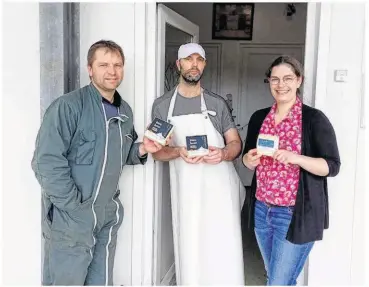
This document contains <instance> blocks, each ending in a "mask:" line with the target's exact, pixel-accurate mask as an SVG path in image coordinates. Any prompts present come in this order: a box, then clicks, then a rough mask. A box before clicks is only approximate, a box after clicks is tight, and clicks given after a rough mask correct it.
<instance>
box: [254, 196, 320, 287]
mask: <svg viewBox="0 0 369 287" xmlns="http://www.w3.org/2000/svg"><path fill="white" fill-rule="evenodd" d="M292 214H293V207H283V206H280V207H279V206H278V207H276V206H270V205H268V204H266V203H264V202H261V201H258V200H256V202H255V235H256V240H257V242H258V245H259V248H260V251H261V255H262V257H263V260H264V265H265V270H266V272H267V276H268V282H267V285H296V283H297V282H296V280H297V277H298V276H299V274H300V272H301V270H302V268H303V267H304V264H305V261H306V258H307V257H308V255H309V252H310V250H311V248H312V247H313V244H314V242H308V243H305V244H293V243H291V242H289V241H288V240H287V239H286V235H287V231H288V228H289V225H290V223H291V219H292Z"/></svg>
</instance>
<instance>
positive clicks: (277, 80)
mask: <svg viewBox="0 0 369 287" xmlns="http://www.w3.org/2000/svg"><path fill="white" fill-rule="evenodd" d="M295 79H296V77H292V76H285V77H283V79H282V81H283V83H284V84H286V85H290V84H292V82H293V81H294V80H295ZM280 82H281V79H280V78H276V77H275V78H269V83H270V84H272V85H279V83H280Z"/></svg>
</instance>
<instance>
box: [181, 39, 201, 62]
mask: <svg viewBox="0 0 369 287" xmlns="http://www.w3.org/2000/svg"><path fill="white" fill-rule="evenodd" d="M196 53H197V54H199V55H200V56H201V57H203V58H204V59H206V58H205V51H204V49H203V48H202V47H201V46H200V45H199V44H197V43H187V44H184V45H182V46H181V47H179V49H178V60H179V59H183V58H187V57H188V56H190V55H192V54H196Z"/></svg>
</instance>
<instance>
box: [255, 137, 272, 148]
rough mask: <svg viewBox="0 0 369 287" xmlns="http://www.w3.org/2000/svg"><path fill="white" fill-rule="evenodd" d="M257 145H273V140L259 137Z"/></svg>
mask: <svg viewBox="0 0 369 287" xmlns="http://www.w3.org/2000/svg"><path fill="white" fill-rule="evenodd" d="M258 145H259V146H262V147H270V148H273V147H274V141H273V140H266V139H259V141H258Z"/></svg>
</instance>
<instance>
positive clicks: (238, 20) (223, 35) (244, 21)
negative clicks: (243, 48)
mask: <svg viewBox="0 0 369 287" xmlns="http://www.w3.org/2000/svg"><path fill="white" fill-rule="evenodd" d="M254 6H255V5H254V3H214V4H213V39H220V40H252V28H253V22H254Z"/></svg>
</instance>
